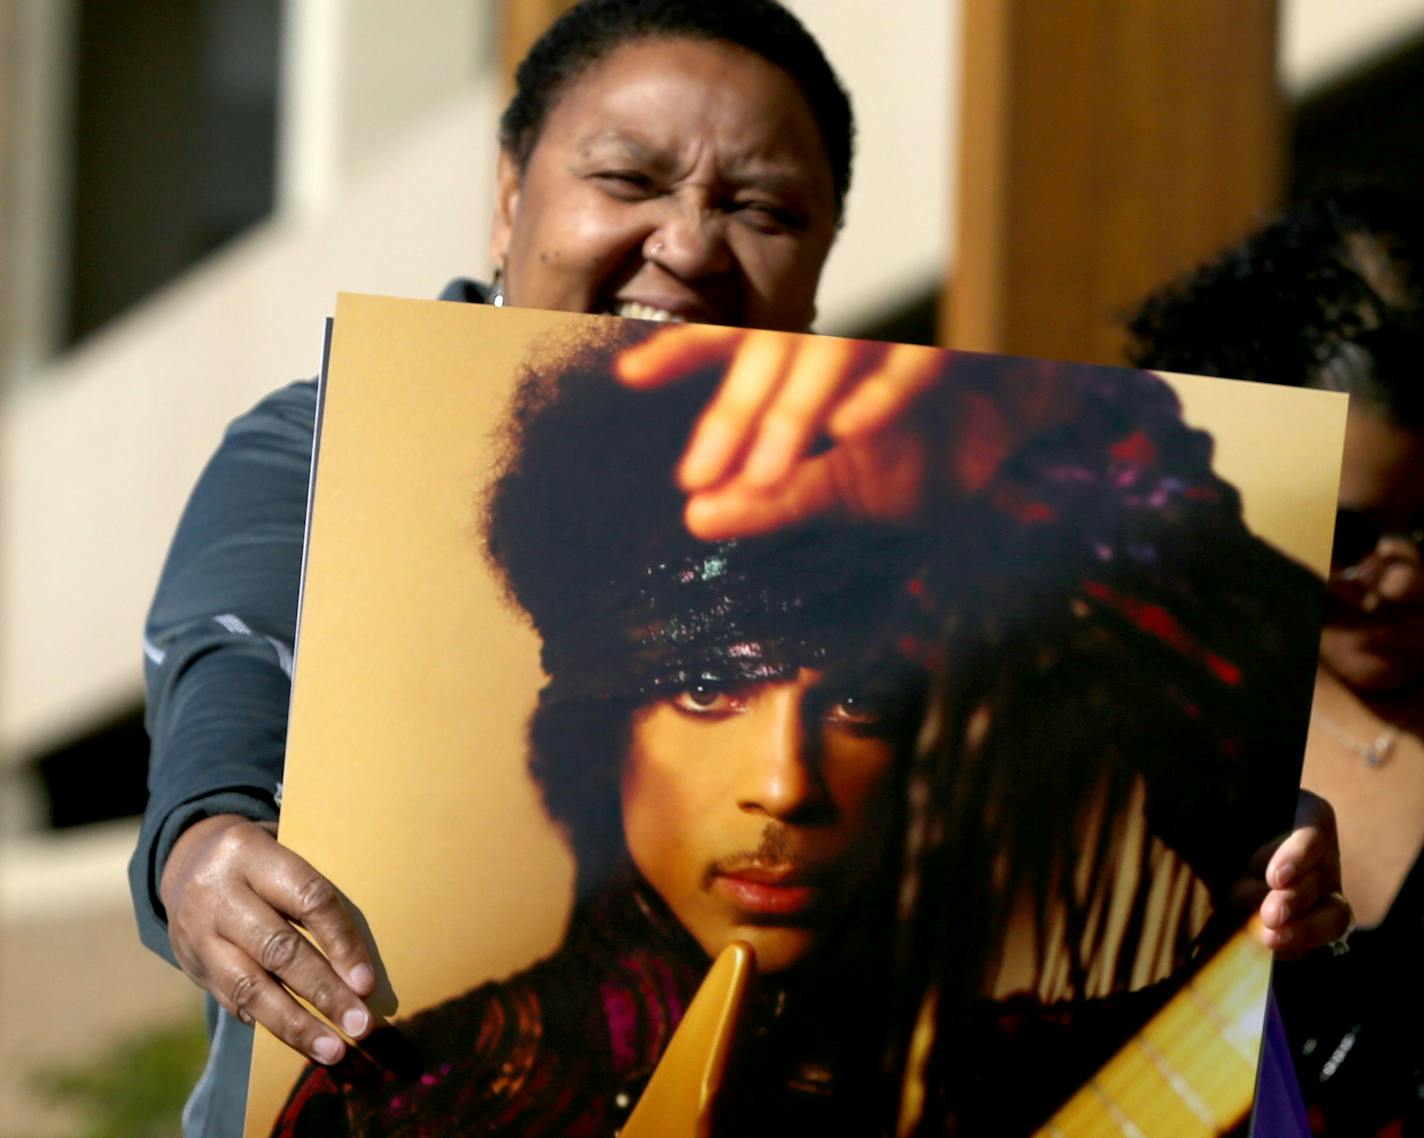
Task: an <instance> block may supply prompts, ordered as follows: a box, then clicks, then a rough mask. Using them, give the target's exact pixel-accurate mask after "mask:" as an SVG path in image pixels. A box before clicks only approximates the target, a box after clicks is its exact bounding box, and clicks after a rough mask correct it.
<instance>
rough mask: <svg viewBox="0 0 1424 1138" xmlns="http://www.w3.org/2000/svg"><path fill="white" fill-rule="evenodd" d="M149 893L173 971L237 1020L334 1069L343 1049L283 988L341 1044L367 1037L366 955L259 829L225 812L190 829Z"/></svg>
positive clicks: (321, 881)
mask: <svg viewBox="0 0 1424 1138" xmlns="http://www.w3.org/2000/svg"><path fill="white" fill-rule="evenodd" d="M159 892H160V894H161V895H162V899H163V905H164V908H165V909H167V911H168V935H169V940H170V942H171V943H172V945H173V954H174V955H175V956H176V957H177V958H178V963H179V964H180V965H181V966H182V968H183V971H184V972H186V973H187V974H188V975H189V976H190V977H191V978H192V979H193V980H194V981H195V982H196V983H197V984H198V985H199V986H200V987H202V988H205V989H207V990H208V991H209V992H211V993H212V995H213V996H214V997H215V998H216V999H217V1001H218V1003H220V1004H221V1005H222V1006H223V1007H224V1008H225V1009H226V1010H227V1011H229V1012H231V1013H232V1014H233V1015H235V1016H236V1017H237V1018H238V1019H240V1020H242V1022H243V1023H248V1024H251V1023H254V1022H255V1023H260V1024H262V1026H263V1027H265V1028H267V1030H268V1031H270V1032H271V1033H272V1034H273V1035H275V1036H276V1037H277V1038H278V1039H280V1040H282V1042H283V1043H285V1044H287V1046H289V1047H291V1048H293V1049H295V1050H297V1051H300V1052H301V1053H302V1054H303V1055H306V1056H308V1057H309V1058H312V1059H315V1060H316V1061H317V1062H318V1063H335V1062H337V1061H338V1060H339V1059H340V1058H341V1057H342V1055H344V1054H345V1051H346V1044H345V1042H344V1041H343V1040H342V1039H341V1037H340V1036H339V1035H337V1034H336V1033H335V1032H334V1031H332V1030H331V1028H329V1027H327V1025H326V1024H324V1023H322V1022H321V1021H320V1020H318V1019H317V1018H316V1017H315V1016H314V1015H312V1014H311V1013H310V1012H308V1011H307V1010H306V1009H305V1008H303V1007H302V1006H301V1005H300V1004H298V1003H297V1001H296V1000H294V999H293V998H292V996H291V995H290V994H289V993H288V991H287V989H291V991H292V992H295V993H296V994H297V995H299V996H301V997H302V998H303V999H304V1000H306V1001H308V1002H309V1003H310V1004H311V1005H312V1006H313V1007H315V1008H317V1009H318V1010H319V1011H320V1012H321V1013H322V1014H323V1015H325V1016H326V1017H327V1018H328V1019H330V1020H331V1022H332V1023H337V1024H340V1025H341V1029H342V1030H343V1031H344V1032H346V1034H347V1035H349V1036H350V1037H351V1038H353V1039H359V1038H360V1037H361V1036H363V1035H365V1034H366V1033H367V1032H368V1031H369V1030H370V1028H371V1024H372V1018H371V1013H370V1012H369V1011H368V1010H367V1008H366V1005H365V1004H364V1003H363V1002H362V1001H361V996H364V995H369V994H370V993H371V991H372V990H373V988H374V987H375V974H374V972H373V970H372V968H371V959H370V957H369V955H368V954H367V952H366V946H365V945H364V943H363V942H362V940H361V937H360V936H359V935H358V933H357V932H356V928H355V926H354V925H353V924H352V922H351V917H350V915H349V914H348V913H347V911H346V907H345V906H344V905H343V904H342V901H341V897H340V896H339V894H338V893H337V891H336V887H335V886H334V885H332V884H331V882H330V881H328V880H327V879H326V878H325V877H323V876H322V875H321V874H319V873H318V872H317V871H316V870H315V869H313V868H312V867H311V866H310V865H308V864H307V862H306V861H305V860H303V859H302V858H300V857H298V856H297V855H296V854H294V853H292V851H291V850H289V849H287V848H286V847H285V846H282V845H279V844H278V842H277V839H276V838H275V837H274V836H273V835H272V830H271V828H270V826H269V825H267V824H262V823H257V822H252V821H249V820H248V819H246V818H242V817H239V816H237V815H234V814H222V815H218V816H216V817H213V818H205V819H203V820H202V821H201V822H196V823H194V824H193V825H192V826H190V827H189V828H188V829H186V830H185V831H183V834H182V836H181V837H179V839H178V840H177V842H175V843H174V845H173V850H172V852H171V853H170V855H169V857H168V861H167V863H166V864H165V866H164V868H163V878H162V881H161V882H160V886H159ZM294 922H295V923H297V924H300V925H301V926H302V927H303V928H304V929H306V930H307V931H308V932H309V933H311V935H312V937H313V938H314V939H315V941H316V943H317V945H318V946H319V947H320V948H321V950H322V951H321V952H318V951H317V950H316V949H315V948H313V947H312V945H311V944H310V943H309V942H308V941H307V939H306V938H305V937H304V936H302V935H301V933H299V932H298V931H297V930H296V929H295V928H294V927H293V923H294ZM322 952H324V953H325V954H326V955H325V956H323V955H322ZM284 985H285V987H284Z"/></svg>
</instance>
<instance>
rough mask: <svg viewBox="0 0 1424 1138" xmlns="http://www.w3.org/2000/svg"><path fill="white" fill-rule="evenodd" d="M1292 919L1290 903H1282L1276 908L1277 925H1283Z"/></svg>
mask: <svg viewBox="0 0 1424 1138" xmlns="http://www.w3.org/2000/svg"><path fill="white" fill-rule="evenodd" d="M1290 918H1291V907H1290V902H1289V901H1282V902H1280V904H1278V905H1277V906H1276V923H1277V924H1280V925H1283V924H1285V923H1286V922H1287V921H1289V920H1290Z"/></svg>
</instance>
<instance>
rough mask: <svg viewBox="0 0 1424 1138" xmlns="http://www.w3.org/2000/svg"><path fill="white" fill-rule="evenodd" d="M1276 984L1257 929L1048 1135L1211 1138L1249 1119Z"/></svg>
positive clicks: (1163, 1014) (1199, 979) (1064, 1112)
mask: <svg viewBox="0 0 1424 1138" xmlns="http://www.w3.org/2000/svg"><path fill="white" fill-rule="evenodd" d="M1270 979H1271V956H1270V953H1269V952H1268V951H1267V950H1266V949H1265V947H1264V946H1263V945H1262V944H1261V942H1260V940H1259V939H1258V938H1257V936H1256V935H1255V933H1254V930H1253V929H1252V928H1250V927H1248V928H1247V929H1243V930H1242V931H1241V932H1239V933H1237V934H1236V935H1235V936H1234V937H1233V938H1232V939H1231V940H1230V941H1228V942H1227V943H1226V944H1225V945H1224V946H1222V948H1221V949H1220V950H1219V951H1218V952H1217V953H1216V955H1215V956H1213V957H1212V959H1211V960H1209V961H1208V962H1207V963H1206V964H1205V965H1204V966H1203V967H1202V968H1201V970H1200V971H1199V972H1198V973H1197V974H1196V975H1195V976H1193V977H1192V979H1191V980H1190V982H1189V983H1188V984H1187V986H1186V987H1185V988H1183V989H1182V991H1181V992H1179V993H1178V994H1177V995H1176V996H1174V997H1173V998H1172V1000H1171V1001H1170V1002H1169V1003H1168V1004H1167V1006H1166V1007H1164V1008H1163V1009H1162V1010H1161V1011H1160V1012H1158V1013H1157V1014H1156V1015H1155V1016H1154V1017H1153V1018H1152V1019H1151V1020H1150V1021H1149V1022H1148V1024H1147V1026H1146V1027H1144V1028H1143V1029H1142V1030H1141V1031H1140V1032H1138V1034H1137V1035H1135V1036H1134V1037H1133V1038H1132V1039H1130V1040H1129V1041H1128V1042H1127V1044H1126V1045H1125V1046H1124V1047H1123V1048H1122V1050H1121V1051H1119V1052H1118V1053H1117V1054H1116V1055H1114V1056H1113V1057H1112V1059H1110V1060H1109V1061H1108V1062H1107V1064H1106V1065H1105V1066H1104V1067H1103V1069H1102V1070H1101V1071H1099V1072H1098V1073H1097V1074H1096V1075H1094V1076H1093V1078H1092V1079H1090V1080H1089V1081H1088V1083H1087V1084H1086V1085H1085V1086H1084V1087H1083V1088H1082V1089H1081V1090H1079V1091H1078V1092H1077V1094H1075V1095H1074V1096H1073V1097H1072V1098H1071V1099H1069V1100H1068V1102H1067V1103H1065V1104H1064V1105H1063V1107H1061V1108H1060V1109H1059V1110H1058V1112H1057V1113H1056V1114H1054V1115H1053V1117H1052V1118H1051V1119H1049V1121H1048V1123H1047V1124H1046V1125H1045V1126H1044V1127H1043V1128H1042V1129H1041V1130H1039V1132H1038V1138H1067V1136H1069V1135H1072V1136H1075V1138H1077V1136H1082V1138H1097V1136H1099V1135H1101V1136H1103V1138H1209V1136H1214V1135H1220V1134H1224V1133H1226V1132H1227V1131H1229V1130H1230V1129H1232V1128H1233V1127H1234V1126H1236V1125H1238V1124H1239V1123H1240V1121H1241V1120H1242V1119H1243V1118H1244V1117H1245V1116H1246V1113H1247V1112H1248V1111H1249V1110H1250V1109H1251V1099H1252V1096H1253V1095H1254V1093H1255V1088H1256V1065H1257V1057H1258V1055H1259V1052H1260V1044H1261V1030H1262V1025H1263V1023H1264V1021H1265V1014H1266V993H1267V989H1268V988H1269V986H1270Z"/></svg>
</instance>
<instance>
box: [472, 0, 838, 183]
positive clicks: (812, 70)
mask: <svg viewBox="0 0 1424 1138" xmlns="http://www.w3.org/2000/svg"><path fill="white" fill-rule="evenodd" d="M646 39H694V40H712V41H715V42H718V43H728V44H734V45H736V46H737V47H740V48H744V49H746V50H747V51H750V52H752V53H753V54H754V55H758V56H760V57H761V58H762V59H765V60H766V61H767V62H768V63H770V64H772V65H773V66H775V67H778V68H780V69H781V70H782V71H784V72H786V74H788V75H789V76H791V78H792V79H793V80H794V81H795V82H796V85H797V86H798V87H800V89H801V92H802V94H804V95H805V96H806V102H807V105H808V106H809V107H810V108H811V113H812V114H813V115H814V116H815V118H816V123H817V125H818V126H819V127H820V128H821V136H822V139H823V140H824V142H825V146H826V157H827V159H828V160H829V162H830V167H831V177H832V180H833V182H834V185H835V192H836V206H837V209H838V210H839V209H843V207H844V203H845V195H846V192H847V190H848V189H849V188H850V173H851V157H852V152H853V150H854V140H855V116H854V114H853V112H852V111H851V105H850V97H849V96H848V95H847V94H846V92H845V88H844V87H842V86H841V83H840V80H839V79H837V78H836V74H835V72H834V71H833V70H832V69H831V65H830V64H829V63H828V62H827V61H826V57H825V55H824V54H823V53H822V51H821V48H820V46H819V45H818V44H817V43H816V41H815V39H813V38H812V36H811V34H810V33H809V32H808V31H806V29H805V28H804V27H803V26H802V25H801V22H800V21H799V20H797V19H796V17H795V16H793V15H792V14H791V13H790V12H788V11H787V10H786V9H785V8H783V7H782V6H781V5H780V4H778V3H777V2H776V0H715V2H714V3H709V0H583V2H582V3H580V4H577V5H575V6H574V7H573V8H572V9H570V10H569V11H568V12H566V13H565V14H564V15H563V16H561V17H560V18H559V19H558V20H557V21H555V23H554V24H553V26H552V27H550V28H549V30H548V31H546V32H545V33H544V34H543V35H542V36H541V37H540V38H539V40H538V42H536V43H535V44H534V46H533V47H532V48H531V49H530V51H529V54H528V55H527V56H525V57H524V61H523V62H522V63H520V65H519V69H518V71H517V72H516V73H515V93H514V97H513V98H512V99H510V101H509V105H508V106H507V107H506V108H505V110H504V114H503V116H502V117H501V118H500V126H499V141H500V146H501V147H503V149H504V150H505V151H506V152H508V153H509V154H511V155H513V156H514V158H515V159H516V161H517V162H518V165H519V168H520V169H521V170H522V169H524V167H525V166H526V164H527V163H528V161H529V156H530V154H532V153H533V151H534V145H535V143H537V142H538V141H539V134H540V132H541V131H542V130H543V128H544V123H545V122H547V121H548V118H549V112H550V111H551V110H553V108H554V106H555V104H557V103H558V101H559V99H560V98H562V97H563V95H564V93H565V92H566V91H567V90H568V89H569V86H570V85H571V84H572V83H573V82H574V81H575V80H576V79H578V77H579V76H580V75H582V74H583V73H584V72H585V71H586V70H588V68H590V67H591V66H593V65H594V64H595V63H598V62H599V61H600V60H601V59H603V58H604V57H606V56H607V55H609V54H610V53H611V52H612V51H614V50H615V49H616V48H618V47H620V46H622V45H623V44H626V43H631V42H634V41H637V40H646Z"/></svg>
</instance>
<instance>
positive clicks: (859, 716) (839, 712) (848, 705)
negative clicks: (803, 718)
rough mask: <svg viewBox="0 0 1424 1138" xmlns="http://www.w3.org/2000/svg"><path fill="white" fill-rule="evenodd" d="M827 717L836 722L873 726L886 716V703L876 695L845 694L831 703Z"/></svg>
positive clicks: (856, 725) (857, 725)
mask: <svg viewBox="0 0 1424 1138" xmlns="http://www.w3.org/2000/svg"><path fill="white" fill-rule="evenodd" d="M826 718H827V719H829V720H831V721H832V722H834V723H844V724H847V725H850V726H855V727H873V726H875V725H876V724H878V723H880V722H881V721H882V720H884V718H885V703H884V701H883V700H880V699H877V698H875V697H874V696H866V695H844V696H842V697H841V698H840V699H838V700H836V701H835V703H833V704H831V706H830V708H829V710H828V711H827V713H826Z"/></svg>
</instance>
